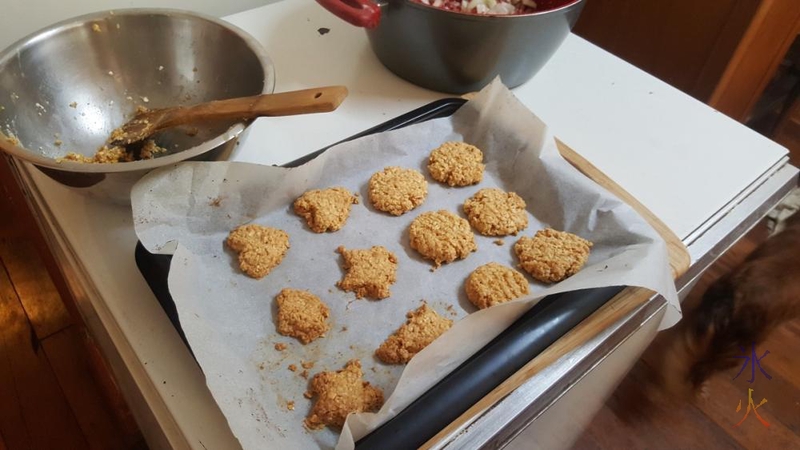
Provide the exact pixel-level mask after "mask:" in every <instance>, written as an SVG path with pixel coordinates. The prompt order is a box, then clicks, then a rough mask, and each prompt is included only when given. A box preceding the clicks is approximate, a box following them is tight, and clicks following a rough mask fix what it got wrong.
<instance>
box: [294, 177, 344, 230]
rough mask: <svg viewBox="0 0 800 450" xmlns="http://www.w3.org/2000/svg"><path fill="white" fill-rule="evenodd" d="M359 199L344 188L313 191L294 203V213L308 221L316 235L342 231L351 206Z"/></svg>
mask: <svg viewBox="0 0 800 450" xmlns="http://www.w3.org/2000/svg"><path fill="white" fill-rule="evenodd" d="M357 203H358V198H357V197H356V196H355V195H353V194H351V193H350V191H348V190H347V189H345V188H343V187H333V188H329V189H313V190H310V191H307V192H306V193H304V194H303V195H301V196H300V197H298V198H297V200H295V201H294V212H295V214H297V215H298V216H300V217H302V218H304V219H306V223H307V224H308V227H309V228H311V231H313V232H315V233H324V232H326V231H337V230H340V229H341V228H342V227H343V226H344V224H345V222H347V218H348V217H349V216H350V206H351V205H353V204H357Z"/></svg>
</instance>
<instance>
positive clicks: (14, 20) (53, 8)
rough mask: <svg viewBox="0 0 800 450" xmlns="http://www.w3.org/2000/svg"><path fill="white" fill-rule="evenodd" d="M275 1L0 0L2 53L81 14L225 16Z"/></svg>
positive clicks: (0, 43)
mask: <svg viewBox="0 0 800 450" xmlns="http://www.w3.org/2000/svg"><path fill="white" fill-rule="evenodd" d="M273 1H274V0H162V1H153V0H150V1H147V0H0V50H2V49H4V48H6V47H8V46H9V45H11V44H12V43H14V42H15V41H17V40H18V39H20V38H22V37H25V36H27V35H28V34H30V33H32V32H34V31H37V30H39V29H41V28H44V27H46V26H48V25H50V24H52V23H55V22H58V21H61V20H64V19H68V18H70V17H74V16H79V15H82V14H86V13H90V12H94V11H100V10H106V9H122V8H141V7H160V8H176V9H188V10H193V11H198V12H203V13H206V14H210V15H214V16H225V15H229V14H233V13H236V12H239V11H244V10H247V9H251V8H256V7H258V6H262V5H265V4H267V3H272V2H273Z"/></svg>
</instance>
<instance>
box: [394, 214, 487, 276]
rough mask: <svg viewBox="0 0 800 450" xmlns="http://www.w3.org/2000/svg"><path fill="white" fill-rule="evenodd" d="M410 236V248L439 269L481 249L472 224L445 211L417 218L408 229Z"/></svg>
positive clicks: (421, 215)
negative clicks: (476, 241) (442, 265)
mask: <svg viewBox="0 0 800 450" xmlns="http://www.w3.org/2000/svg"><path fill="white" fill-rule="evenodd" d="M408 235H409V237H410V238H411V248H413V249H414V250H416V251H418V252H419V253H420V254H421V255H422V256H424V257H425V258H427V259H430V260H432V261H433V262H434V263H435V264H436V267H439V266H440V265H441V264H442V263H449V262H453V261H455V260H456V259H464V258H466V257H467V256H469V254H470V253H471V252H474V251H476V250H477V249H478V246H477V245H475V235H474V234H472V229H471V228H470V227H469V222H467V220H466V219H463V218H461V217H458V216H457V215H455V214H453V213H451V212H450V211H446V210H443V209H441V210H439V211H430V212H426V213H422V214H420V215H419V216H417V218H416V219H414V221H413V222H411V225H410V226H409V228H408Z"/></svg>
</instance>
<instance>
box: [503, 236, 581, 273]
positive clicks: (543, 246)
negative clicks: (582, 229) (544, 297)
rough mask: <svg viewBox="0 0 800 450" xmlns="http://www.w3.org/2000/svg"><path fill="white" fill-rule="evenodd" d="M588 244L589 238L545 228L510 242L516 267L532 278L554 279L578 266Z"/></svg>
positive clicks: (575, 270) (571, 271)
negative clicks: (532, 235)
mask: <svg viewBox="0 0 800 450" xmlns="http://www.w3.org/2000/svg"><path fill="white" fill-rule="evenodd" d="M591 247H592V243H591V242H589V241H587V240H586V239H583V238H581V237H579V236H576V235H574V234H572V233H567V232H566V231H556V230H553V229H552V228H545V229H544V230H540V231H537V232H536V235H535V236H534V237H533V238H529V237H522V238H520V240H518V241H517V243H516V244H514V253H516V254H517V257H518V258H519V265H520V267H522V269H523V270H525V271H526V272H528V273H529V274H531V276H532V277H533V278H535V279H537V280H539V281H541V282H542V283H558V282H559V281H561V280H563V279H565V278H567V277H570V276H572V275H574V274H576V273H577V272H578V271H579V270H581V267H583V265H584V264H586V261H587V260H588V259H589V250H590V249H591Z"/></svg>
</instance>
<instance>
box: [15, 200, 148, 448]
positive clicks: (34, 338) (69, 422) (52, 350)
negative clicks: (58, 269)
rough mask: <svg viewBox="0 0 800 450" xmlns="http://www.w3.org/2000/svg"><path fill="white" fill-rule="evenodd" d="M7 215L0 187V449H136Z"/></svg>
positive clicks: (24, 237) (29, 245) (133, 433)
mask: <svg viewBox="0 0 800 450" xmlns="http://www.w3.org/2000/svg"><path fill="white" fill-rule="evenodd" d="M14 211H16V209H14V208H12V206H11V204H10V201H9V198H8V196H7V195H6V194H4V192H3V190H2V189H0V450H6V449H8V450H23V449H43V450H44V449H47V450H50V449H59V450H60V449H85V448H91V449H131V448H143V444H142V440H141V435H140V433H139V432H138V430H136V429H131V426H130V425H129V424H128V425H127V426H126V425H125V424H124V422H120V421H119V420H116V418H117V417H118V414H117V413H116V411H115V410H114V408H112V407H110V405H109V402H108V401H107V398H108V396H106V395H104V391H103V389H100V387H99V386H101V385H102V384H101V383H98V382H96V381H95V380H96V379H97V377H95V376H94V375H95V373H96V372H95V371H94V370H96V369H95V368H94V366H92V364H91V358H90V356H89V354H88V351H87V346H86V345H85V344H84V339H85V336H84V334H83V328H82V327H81V326H80V325H79V324H77V323H76V322H75V321H74V320H73V319H72V317H71V316H70V314H69V313H68V311H67V308H66V307H65V305H64V303H63V302H62V300H61V297H60V295H59V293H58V291H57V290H56V288H55V286H54V284H53V282H52V280H51V278H50V276H49V275H48V272H47V271H46V270H45V269H44V265H43V263H42V260H41V258H40V257H39V255H38V253H37V251H36V249H35V247H34V244H33V242H32V240H31V239H30V238H29V234H28V233H27V230H25V229H24V228H25V227H23V226H21V225H20V224H21V223H25V221H24V220H15V219H19V216H18V215H17V214H15V212H14Z"/></svg>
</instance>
